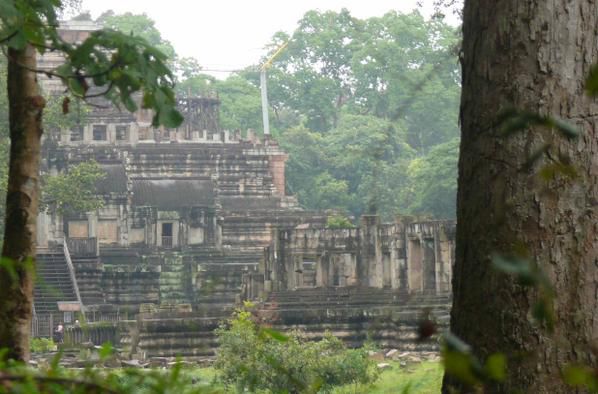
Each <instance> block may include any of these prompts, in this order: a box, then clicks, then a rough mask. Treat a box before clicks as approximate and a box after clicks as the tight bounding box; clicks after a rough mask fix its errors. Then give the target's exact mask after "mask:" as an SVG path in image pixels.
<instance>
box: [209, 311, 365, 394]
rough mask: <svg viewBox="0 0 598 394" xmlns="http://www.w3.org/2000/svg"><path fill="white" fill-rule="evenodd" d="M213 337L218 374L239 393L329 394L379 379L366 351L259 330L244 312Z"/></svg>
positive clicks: (330, 340) (329, 339) (329, 338)
mask: <svg viewBox="0 0 598 394" xmlns="http://www.w3.org/2000/svg"><path fill="white" fill-rule="evenodd" d="M217 334H218V338H219V341H220V348H219V350H218V358H217V361H216V368H217V369H218V370H219V371H220V377H221V379H222V380H223V381H224V383H225V384H226V385H228V386H229V387H234V388H236V390H237V391H239V392H243V391H244V390H249V391H252V392H254V391H256V390H267V391H269V392H274V393H281V392H290V393H299V392H313V393H315V392H329V391H330V390H331V389H332V388H333V387H335V386H341V385H344V384H349V383H362V384H367V383H370V382H373V381H374V380H375V379H376V378H377V371H376V369H375V365H374V364H373V362H372V361H371V360H369V359H368V357H367V354H366V353H365V351H363V350H347V349H346V348H345V347H344V345H343V344H342V342H340V340H339V339H337V338H334V337H332V336H326V337H325V338H324V339H322V340H321V341H319V342H310V341H308V340H307V339H305V338H302V337H301V335H300V334H299V333H292V334H291V335H289V336H284V335H282V334H280V333H277V332H276V331H273V330H270V329H264V328H261V327H260V326H258V325H257V324H256V323H255V322H254V320H253V318H252V315H251V312H249V311H247V310H239V311H237V312H236V313H235V315H234V317H233V319H231V320H230V321H229V322H228V324H227V325H225V326H222V327H221V328H219V329H218V330H217Z"/></svg>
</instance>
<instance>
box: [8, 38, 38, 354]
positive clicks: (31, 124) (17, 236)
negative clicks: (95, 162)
mask: <svg viewBox="0 0 598 394" xmlns="http://www.w3.org/2000/svg"><path fill="white" fill-rule="evenodd" d="M35 66H36V59H35V50H34V48H33V47H32V46H27V47H26V48H25V49H24V50H19V51H17V50H12V49H9V51H8V78H7V79H8V99H9V122H10V140H11V146H10V163H9V176H8V193H7V198H6V225H5V233H4V234H5V235H4V245H3V250H2V256H3V259H4V263H5V264H3V265H2V267H1V268H0V322H2V323H1V324H0V348H8V349H9V353H8V357H9V358H13V359H17V360H27V359H28V358H29V335H30V330H31V311H32V301H33V276H34V273H35V271H34V265H33V262H34V259H35V233H36V232H35V230H36V229H35V227H36V219H37V210H38V189H39V185H38V184H39V179H38V171H39V161H40V139H41V133H42V127H41V119H42V111H43V108H44V104H45V102H44V99H43V97H42V96H40V94H39V90H38V86H37V80H36V74H35V73H33V72H31V71H28V70H27V69H34V68H35ZM6 263H9V264H11V265H12V268H14V272H11V269H8V268H7V266H6Z"/></svg>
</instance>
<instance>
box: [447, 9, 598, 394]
mask: <svg viewBox="0 0 598 394" xmlns="http://www.w3.org/2000/svg"><path fill="white" fill-rule="evenodd" d="M597 19H598V8H597V4H596V1H594V0H587V1H569V0H554V1H545V0H525V1H523V0H501V1H497V0H466V1H465V8H464V19H463V59H462V66H463V92H462V99H461V127H462V140H461V153H460V160H459V190H458V201H457V217H458V229H457V247H456V266H455V269H454V279H453V292H454V305H453V310H452V316H451V330H452V332H453V333H454V334H456V335H457V336H459V337H461V338H462V339H463V340H464V341H466V342H467V343H469V344H470V345H471V346H472V349H473V352H474V353H475V354H476V355H477V356H478V357H479V358H481V359H485V358H486V357H487V356H488V355H490V354H492V353H495V352H502V353H505V354H506V355H507V356H508V360H509V366H508V379H507V381H506V382H504V383H503V384H496V385H494V386H491V387H488V390H487V391H488V392H504V393H512V392H524V393H528V392H530V393H531V392H533V393H568V392H571V391H572V389H571V388H570V387H567V386H566V385H565V384H564V383H563V380H562V378H561V373H562V370H563V368H564V367H565V366H566V365H567V364H570V363H577V362H581V363H586V364H589V365H593V364H592V362H594V363H595V361H596V357H595V356H593V355H592V354H591V350H590V349H591V348H592V344H593V342H594V341H596V339H597V338H598V319H597V318H596V313H597V311H598V299H597V297H598V235H597V234H598V231H597V230H598V224H597V223H598V218H597V214H596V207H597V206H598V186H597V177H598V136H597V129H596V121H597V119H598V106H597V105H596V103H595V101H594V100H593V99H590V98H588V97H587V96H586V95H585V94H584V90H583V88H584V79H585V77H587V75H588V73H589V71H590V67H591V65H592V64H594V63H596V62H597V60H598V56H597V53H598V47H597V46H596V42H597V41H598V33H597V32H598V30H597V29H596V26H597V25H598V20H597ZM510 106H513V107H515V108H518V109H522V110H529V111H534V112H537V113H540V114H542V115H552V116H556V117H560V118H562V119H564V120H566V121H568V122H570V123H572V124H574V125H576V126H577V127H578V128H579V129H580V130H581V132H582V134H581V136H580V137H579V138H578V139H576V140H568V139H567V138H565V137H563V136H562V135H560V134H559V133H558V132H556V131H542V130H540V129H532V130H526V131H524V132H521V133H518V134H516V135H515V136H513V137H509V138H506V137H504V136H501V133H500V130H499V127H498V125H497V123H496V117H497V114H498V113H499V112H500V111H501V110H502V109H504V108H506V107H510ZM545 143H550V144H553V146H555V147H556V151H557V154H558V155H559V156H561V157H564V158H568V160H570V162H571V164H572V165H573V166H575V167H576V169H577V171H578V175H579V176H578V178H577V179H573V180H571V179H566V178H565V177H561V176H557V177H555V178H554V179H553V180H551V181H550V182H549V183H548V185H547V187H546V185H543V183H542V181H541V180H540V179H539V177H538V174H537V173H538V170H539V168H540V167H541V166H543V165H546V164H549V163H550V162H551V158H550V157H545V158H543V159H542V160H541V161H540V162H539V163H537V164H536V165H535V166H534V167H533V168H531V169H526V168H525V165H524V164H525V162H526V160H527V158H528V156H529V155H531V154H532V152H534V151H535V150H537V149H538V148H540V147H541V146H542V145H543V144H545ZM553 159H554V157H553ZM517 245H524V246H525V248H526V249H527V250H528V252H529V254H530V256H532V257H533V258H534V259H535V261H537V263H538V264H539V266H540V267H541V268H542V269H543V270H544V271H545V272H546V273H547V274H548V275H549V277H550V279H551V280H552V283H553V284H554V286H555V288H556V294H557V299H556V301H555V305H554V307H555V316H556V322H555V328H554V332H553V333H552V334H551V333H549V332H548V331H547V330H545V329H543V328H542V327H537V325H536V324H535V323H534V322H533V321H532V320H533V319H531V317H530V313H529V311H530V307H531V306H532V305H533V304H534V302H535V300H536V298H537V291H535V290H534V289H531V288H528V287H523V286H521V285H519V284H518V283H517V281H516V280H515V279H514V278H513V277H511V276H507V275H506V274H504V273H500V272H497V271H496V270H494V269H493V268H492V267H491V255H492V254H493V253H502V254H509V253H512V252H513V251H514V250H515V249H516V248H517V247H518V246H517ZM451 384H455V385H456V387H457V391H458V392H465V391H467V389H466V388H464V387H461V386H459V384H458V383H456V382H455V381H452V380H451V379H450V378H448V377H447V378H445V382H444V391H445V392H448V391H449V386H450V385H451Z"/></svg>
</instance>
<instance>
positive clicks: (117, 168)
mask: <svg viewBox="0 0 598 394" xmlns="http://www.w3.org/2000/svg"><path fill="white" fill-rule="evenodd" d="M100 168H101V169H102V170H104V171H105V172H106V176H105V177H103V178H102V179H100V180H99V181H98V182H97V183H96V188H97V192H98V194H109V193H126V192H127V173H126V172H125V166H123V165H122V164H108V165H100Z"/></svg>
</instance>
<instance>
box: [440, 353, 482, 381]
mask: <svg viewBox="0 0 598 394" xmlns="http://www.w3.org/2000/svg"><path fill="white" fill-rule="evenodd" d="M442 362H443V364H444V370H445V371H446V373H447V374H449V375H451V376H453V377H455V378H457V379H459V380H460V381H462V382H463V383H467V384H470V385H475V384H479V383H480V380H479V379H478V378H477V377H476V376H475V374H474V372H473V371H474V364H473V362H472V357H471V355H470V354H465V353H460V352H454V351H446V352H443V353H442Z"/></svg>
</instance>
